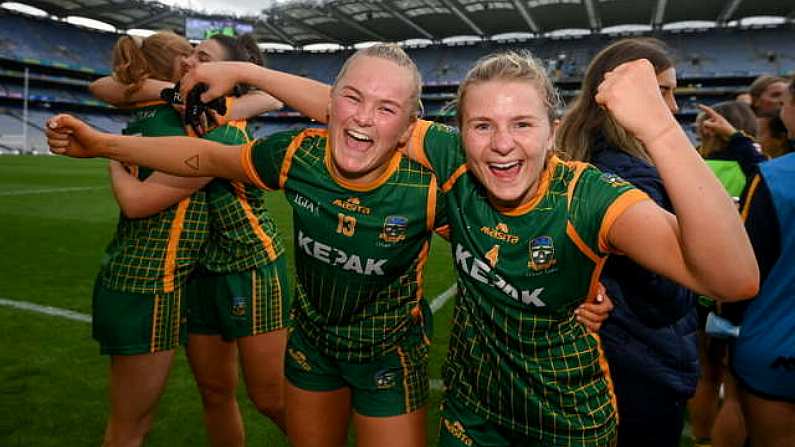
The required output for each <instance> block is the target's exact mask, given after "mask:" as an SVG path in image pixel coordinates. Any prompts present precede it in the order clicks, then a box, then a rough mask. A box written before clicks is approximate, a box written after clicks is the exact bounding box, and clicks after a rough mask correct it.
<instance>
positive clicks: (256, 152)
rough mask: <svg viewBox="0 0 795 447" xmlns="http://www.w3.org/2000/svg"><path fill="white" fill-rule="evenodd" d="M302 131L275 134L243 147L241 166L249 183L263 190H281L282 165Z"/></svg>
mask: <svg viewBox="0 0 795 447" xmlns="http://www.w3.org/2000/svg"><path fill="white" fill-rule="evenodd" d="M299 135H300V131H289V132H280V133H275V134H273V135H271V136H269V137H266V138H258V139H256V140H254V141H252V142H250V143H247V144H246V145H244V146H243V150H242V152H241V164H242V165H243V170H244V171H245V172H246V175H247V176H248V178H249V181H250V182H251V183H252V184H254V185H255V186H257V187H259V188H263V189H271V190H274V189H280V188H281V185H280V184H279V179H280V175H281V169H282V165H283V163H284V160H285V157H286V156H287V152H288V149H289V147H290V145H291V144H292V142H293V140H294V139H296V138H297V137H298V136H299Z"/></svg>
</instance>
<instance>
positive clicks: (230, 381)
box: [92, 35, 289, 446]
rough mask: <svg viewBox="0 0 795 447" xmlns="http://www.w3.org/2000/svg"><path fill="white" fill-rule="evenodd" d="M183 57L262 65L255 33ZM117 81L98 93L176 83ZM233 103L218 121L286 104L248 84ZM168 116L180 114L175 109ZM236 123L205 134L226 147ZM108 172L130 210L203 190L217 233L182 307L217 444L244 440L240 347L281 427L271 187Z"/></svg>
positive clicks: (254, 395) (280, 323) (214, 41)
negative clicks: (268, 204) (250, 88)
mask: <svg viewBox="0 0 795 447" xmlns="http://www.w3.org/2000/svg"><path fill="white" fill-rule="evenodd" d="M181 59H182V63H181V65H180V67H179V69H180V73H185V72H187V71H188V70H190V69H191V68H193V67H195V66H196V65H197V64H200V63H204V62H207V61H222V60H242V61H247V62H253V63H255V64H257V65H261V64H262V62H263V61H262V58H261V55H260V52H259V50H258V48H257V47H256V42H254V40H253V38H251V36H250V35H243V36H240V37H238V38H232V37H229V36H222V35H217V36H214V37H213V38H211V39H208V40H206V41H204V42H202V43H200V44H199V45H198V46H197V47H196V48H194V49H193V51H192V53H191V54H190V55H189V56H188V57H185V58H181ZM119 81H121V79H120V80H114V79H113V78H110V77H108V78H102V79H100V80H98V81H96V82H95V83H94V84H92V92H93V93H94V94H95V95H97V96H99V97H100V98H101V99H104V100H106V101H108V102H114V103H115V104H116V105H126V104H129V101H134V102H139V103H140V102H142V101H151V100H157V99H159V97H160V95H159V89H161V88H166V87H171V86H173V84H172V83H168V82H164V81H159V80H151V79H147V80H146V81H144V82H143V85H142V88H141V89H140V90H138V91H136V92H134V93H133V94H132V95H125V94H122V93H123V92H126V91H127V87H126V86H125V85H124V84H121V83H120V82H119ZM238 90H239V91H240V90H242V89H238ZM155 93H157V94H156V95H155ZM125 98H126V100H125ZM227 104H228V113H227V115H226V117H217V118H216V120H217V121H219V122H225V121H227V120H233V119H235V118H246V117H247V116H251V115H257V114H259V113H262V112H265V111H269V110H273V109H275V108H279V107H281V103H279V101H276V100H275V99H273V98H272V97H271V96H269V95H267V94H265V93H263V92H261V91H247V92H245V94H244V95H243V96H241V97H240V98H235V100H234V101H232V100H228V101H227ZM163 107H167V106H163ZM169 115H175V114H174V113H173V111H170V113H169ZM230 124H233V125H229V126H223V127H219V128H217V129H215V130H213V131H212V132H209V133H208V134H206V135H205V138H207V139H210V140H212V141H218V142H220V143H224V144H243V143H245V142H246V141H248V135H247V133H246V131H245V129H244V128H243V129H241V128H240V127H241V126H245V122H230ZM144 135H145V136H151V135H147V134H145V133H144ZM111 172H112V175H113V177H114V179H115V182H114V185H115V187H114V191H115V192H116V195H117V197H118V198H119V203H120V205H121V207H122V210H123V211H124V212H125V214H126V215H128V216H129V217H137V218H140V217H148V216H150V215H153V214H156V213H159V212H160V211H162V210H163V209H165V208H168V207H169V206H171V205H173V204H174V203H176V202H178V201H180V200H182V199H183V198H185V197H188V196H190V195H191V194H193V193H195V192H196V191H201V194H202V196H203V197H206V200H207V208H208V214H209V231H210V234H209V236H208V240H207V243H206V244H205V246H204V247H203V250H202V255H201V258H200V259H199V263H200V271H199V272H197V273H195V274H194V275H193V277H192V279H191V285H190V288H189V290H190V293H189V294H188V296H187V297H186V299H187V302H186V303H185V304H186V305H187V306H188V308H189V312H188V313H189V315H188V347H187V353H188V359H189V361H190V364H191V368H192V370H193V373H194V376H195V377H196V381H197V384H198V387H199V390H200V392H201V395H202V403H203V407H204V417H205V425H206V427H207V431H208V435H209V438H210V442H211V444H212V445H217V446H221V445H223V446H242V445H244V444H245V435H244V430H243V423H242V418H241V416H240V411H239V409H238V405H237V399H236V388H237V383H238V380H239V379H238V377H239V373H238V368H237V359H238V352H239V356H240V362H241V364H242V370H243V374H244V377H245V383H246V389H247V391H248V395H249V396H250V398H251V400H252V402H253V403H254V404H255V406H256V407H257V409H258V410H259V411H260V412H261V413H263V414H264V415H265V416H267V417H269V418H270V419H272V420H273V421H274V422H275V423H276V424H277V425H278V426H279V427H280V428H282V429H284V391H283V390H284V372H283V368H282V363H283V358H284V350H285V344H286V339H287V334H286V328H285V327H286V323H287V309H288V307H289V300H288V298H289V285H288V280H287V267H286V265H285V262H286V261H285V259H284V257H283V256H282V255H283V251H284V250H283V248H282V244H281V238H280V236H279V235H278V233H277V230H276V227H275V224H274V223H273V221H272V219H271V217H270V214H269V212H268V210H267V208H266V207H265V192H264V191H262V190H260V189H258V188H255V187H251V186H246V185H244V184H242V183H239V182H228V181H226V180H221V179H216V180H213V179H212V178H200V179H198V180H197V179H191V178H184V177H173V176H169V175H167V174H163V173H156V174H154V175H153V176H152V177H150V178H149V179H147V180H146V181H140V180H138V179H137V178H136V177H134V176H132V175H130V174H129V173H127V172H126V170H124V169H123V168H122V167H121V165H120V164H119V163H118V162H111Z"/></svg>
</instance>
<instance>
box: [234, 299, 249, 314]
mask: <svg viewBox="0 0 795 447" xmlns="http://www.w3.org/2000/svg"><path fill="white" fill-rule="evenodd" d="M245 314H246V298H245V297H242V296H236V297H233V298H232V315H233V316H235V317H242V316H243V315H245Z"/></svg>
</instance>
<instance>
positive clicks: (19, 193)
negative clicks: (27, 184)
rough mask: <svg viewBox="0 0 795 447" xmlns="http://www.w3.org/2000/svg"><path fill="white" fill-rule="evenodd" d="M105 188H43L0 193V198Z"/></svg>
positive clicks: (102, 187)
mask: <svg viewBox="0 0 795 447" xmlns="http://www.w3.org/2000/svg"><path fill="white" fill-rule="evenodd" d="M105 188H107V187H106V186H72V187H68V188H43V189H23V190H20V191H0V196H26V195H29V194H50V193H54V192H76V191H92V190H95V189H105Z"/></svg>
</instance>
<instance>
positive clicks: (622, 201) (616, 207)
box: [599, 189, 651, 253]
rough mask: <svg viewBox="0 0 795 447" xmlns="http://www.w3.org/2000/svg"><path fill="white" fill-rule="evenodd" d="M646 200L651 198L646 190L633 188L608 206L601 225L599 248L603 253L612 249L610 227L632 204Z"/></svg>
mask: <svg viewBox="0 0 795 447" xmlns="http://www.w3.org/2000/svg"><path fill="white" fill-rule="evenodd" d="M644 200H651V199H650V198H649V196H648V194H646V193H645V192H643V191H641V190H639V189H631V190H629V191H627V192H625V193H624V194H621V196H619V197H618V198H617V199H616V200H615V201H614V202H613V203H611V204H610V206H609V207H608V208H607V211H606V212H605V215H604V217H603V218H602V226H601V227H599V250H601V251H602V253H609V252H610V251H611V247H610V242H609V241H608V240H607V236H608V233H609V232H610V228H612V227H613V223H615V221H616V219H618V217H619V216H621V215H622V214H624V211H626V210H627V209H628V208H629V207H630V206H632V205H634V204H636V203H638V202H642V201H644Z"/></svg>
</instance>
